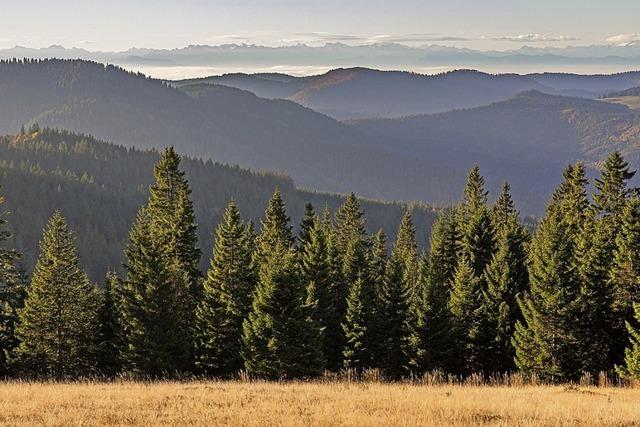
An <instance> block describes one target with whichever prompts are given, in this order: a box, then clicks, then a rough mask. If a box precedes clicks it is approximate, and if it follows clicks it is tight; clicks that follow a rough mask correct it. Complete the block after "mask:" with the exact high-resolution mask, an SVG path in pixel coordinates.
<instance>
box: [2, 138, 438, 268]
mask: <svg viewBox="0 0 640 427" xmlns="http://www.w3.org/2000/svg"><path fill="white" fill-rule="evenodd" d="M157 160H158V153H157V152H155V151H140V150H136V149H129V148H125V147H122V146H118V145H113V144H108V143H104V142H100V141H98V140H95V139H93V138H92V137H89V136H82V135H76V134H71V133H67V132H60V131H55V130H49V129H44V130H42V131H39V132H30V131H28V132H25V133H24V134H16V135H8V136H3V137H0V185H2V191H3V193H4V194H5V198H6V206H7V208H8V209H9V210H10V211H11V216H10V221H9V223H10V225H11V227H12V229H13V230H14V234H15V237H14V238H15V241H16V244H17V246H18V247H19V248H20V249H21V250H24V251H25V261H26V264H27V267H29V268H30V267H31V266H32V265H33V262H34V259H35V256H36V252H37V251H36V249H37V242H38V239H39V237H40V235H41V232H42V227H43V226H44V224H45V222H46V220H47V219H48V218H49V216H50V215H51V213H52V212H53V211H54V210H55V209H60V210H61V211H62V212H63V213H64V215H65V216H66V217H67V218H68V220H69V222H70V224H71V226H72V228H73V229H74V230H75V231H76V235H77V238H78V246H79V250H80V255H81V258H82V261H83V262H84V263H85V264H86V265H87V267H88V270H89V272H90V274H91V277H92V278H93V279H95V280H98V279H101V278H102V277H103V275H104V273H105V271H106V270H107V269H108V268H118V267H119V266H120V264H121V262H122V259H121V256H122V247H123V244H124V242H125V239H126V238H127V232H128V230H129V228H130V226H131V223H132V221H133V219H134V218H135V214H136V211H137V210H138V208H139V206H141V205H142V204H144V203H145V201H146V198H147V192H148V191H147V188H148V186H149V185H150V184H151V182H152V179H153V165H154V164H155V163H156V162H157ZM182 166H183V167H184V169H185V171H186V174H187V177H188V179H189V181H190V183H191V186H192V189H193V200H194V204H195V209H196V216H197V219H198V223H199V230H198V231H199V234H200V237H199V238H200V244H201V246H202V248H203V252H204V253H205V254H209V252H210V247H211V244H212V233H213V229H214V226H215V225H216V224H217V223H218V221H219V220H220V219H221V217H222V214H223V210H224V208H225V206H226V204H227V201H228V200H229V199H230V198H235V199H236V200H237V202H238V205H239V207H240V209H241V211H242V213H243V214H244V215H246V216H247V217H249V218H251V219H253V220H254V221H255V222H256V224H259V220H260V218H261V217H262V214H263V212H264V209H265V206H266V204H267V201H268V199H269V197H270V196H271V194H272V192H273V190H274V189H275V188H276V187H279V188H280V189H281V190H282V193H283V197H284V199H285V201H286V203H287V208H288V210H289V214H290V215H291V217H292V219H293V221H294V223H296V224H297V222H298V221H299V219H300V218H301V217H302V214H303V212H304V203H305V202H307V201H309V202H311V203H313V204H314V205H315V206H316V207H317V209H318V210H321V209H322V208H323V207H324V206H325V205H327V206H328V207H329V208H330V209H331V210H335V209H336V208H337V207H338V206H339V205H340V204H341V203H342V201H343V198H342V197H340V196H337V195H329V194H321V193H314V192H307V191H302V190H298V189H296V187H295V185H294V182H293V181H292V180H291V179H290V178H288V177H286V176H283V175H276V174H266V173H254V172H250V171H248V170H245V169H241V168H239V167H231V166H225V165H222V164H218V163H213V162H211V161H207V162H204V161H200V160H193V159H185V160H184V161H183V164H182ZM363 206H364V208H365V209H366V212H367V216H368V218H369V222H368V225H369V229H370V230H371V231H374V230H375V229H377V228H378V227H383V228H384V229H385V231H386V232H387V233H388V234H389V235H394V231H395V229H396V227H397V225H398V224H399V222H400V219H401V217H402V214H403V210H404V206H403V205H400V204H392V203H379V202H373V201H365V202H364V203H363ZM434 216H435V215H434V212H433V211H432V210H431V209H428V208H423V207H418V208H416V213H415V221H416V223H417V225H418V227H419V230H421V233H420V235H419V238H420V241H421V243H422V244H423V245H424V244H425V242H426V238H427V237H426V236H427V235H426V232H427V231H428V229H429V228H430V225H431V223H432V221H433V219H434Z"/></svg>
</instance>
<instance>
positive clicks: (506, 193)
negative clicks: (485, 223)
mask: <svg viewBox="0 0 640 427" xmlns="http://www.w3.org/2000/svg"><path fill="white" fill-rule="evenodd" d="M517 215H518V211H517V210H516V207H515V204H514V203H513V198H512V197H511V186H510V185H509V183H508V182H505V183H504V185H503V186H502V192H501V193H500V195H499V196H498V199H497V200H496V203H495V205H493V208H492V209H491V223H492V224H493V229H494V231H495V233H496V236H499V235H500V234H501V233H502V232H503V230H505V229H509V228H510V222H511V218H512V217H513V216H517Z"/></svg>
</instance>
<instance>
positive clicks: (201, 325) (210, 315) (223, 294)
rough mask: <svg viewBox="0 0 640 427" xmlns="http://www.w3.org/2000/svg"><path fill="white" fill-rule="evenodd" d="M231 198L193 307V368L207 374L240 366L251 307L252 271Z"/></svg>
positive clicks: (223, 372) (227, 372)
mask: <svg viewBox="0 0 640 427" xmlns="http://www.w3.org/2000/svg"><path fill="white" fill-rule="evenodd" d="M247 238H250V237H249V236H248V232H247V229H246V228H245V226H244V225H243V223H242V220H241V218H240V212H239V211H238V207H237V205H236V203H235V201H233V200H232V201H231V202H229V204H228V206H227V209H226V211H225V214H224V218H223V220H222V222H221V223H220V225H218V228H217V229H216V233H215V244H214V250H213V256H212V258H211V267H210V268H209V272H208V273H207V277H206V280H205V281H204V284H203V296H202V299H201V301H200V303H199V304H198V307H197V309H196V322H195V323H196V335H195V354H196V367H197V368H198V369H199V370H201V371H202V372H205V373H207V374H213V375H223V376H228V375H231V374H233V373H235V372H237V371H239V370H240V369H242V366H243V364H242V358H241V357H240V346H241V341H242V322H243V320H244V319H245V318H246V317H247V315H248V314H249V311H250V310H251V303H252V296H253V290H254V288H255V283H254V279H255V274H254V273H253V271H252V260H251V258H252V253H251V252H250V250H249V249H250V246H249V244H248V242H247V241H246V239H247Z"/></svg>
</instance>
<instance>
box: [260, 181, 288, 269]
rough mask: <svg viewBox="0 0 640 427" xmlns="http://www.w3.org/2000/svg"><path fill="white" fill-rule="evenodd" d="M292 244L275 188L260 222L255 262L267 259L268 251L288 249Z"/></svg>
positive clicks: (280, 196)
mask: <svg viewBox="0 0 640 427" xmlns="http://www.w3.org/2000/svg"><path fill="white" fill-rule="evenodd" d="M292 244H293V235H292V233H291V225H289V217H288V216H287V212H286V209H285V206H284V201H283V200H282V194H281V193H280V189H279V188H276V190H275V191H274V193H273V195H272V196H271V199H270V200H269V204H268V205H267V209H266V211H265V216H264V219H263V220H262V230H261V232H260V234H259V235H258V237H257V239H256V253H255V256H256V260H257V262H262V261H263V260H265V259H267V258H269V256H270V255H271V253H270V251H271V250H272V249H273V248H275V247H277V246H281V247H283V248H289V247H290V246H291V245H292Z"/></svg>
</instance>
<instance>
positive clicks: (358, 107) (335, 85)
mask: <svg viewBox="0 0 640 427" xmlns="http://www.w3.org/2000/svg"><path fill="white" fill-rule="evenodd" d="M194 83H207V84H218V85H224V86H230V87H235V88H238V89H243V90H247V91H250V92H252V93H254V94H256V95H257V96H260V97H264V98H283V99H290V100H292V101H295V102H297V103H299V104H302V105H304V106H306V107H309V108H312V109H314V110H315V111H318V112H321V113H323V114H327V115H329V116H332V117H334V118H337V119H355V118H367V117H369V118H371V117H401V116H407V115H412V114H429V113H438V112H443V111H450V110H454V109H460V108H470V107H478V106H481V105H486V104H489V103H492V102H496V101H501V100H504V99H506V98H509V97H511V96H513V95H515V94H517V93H520V92H523V91H527V90H537V91H540V92H544V93H549V94H554V95H568V96H578V97H584V98H598V97H599V96H601V95H603V94H605V93H608V92H612V91H619V90H623V89H627V88H630V87H633V86H637V85H640V71H635V72H626V73H618V74H611V75H578V74H559V73H544V74H528V75H518V74H496V75H494V74H487V73H481V72H478V71H473V70H459V71H452V72H447V73H442V74H436V75H423V74H416V73H409V72H389V71H378V70H371V69H367V68H348V69H337V70H332V71H329V72H328V73H325V74H321V75H315V76H308V77H294V76H290V75H285V74H238V73H236V74H225V75H221V76H212V77H207V78H202V79H188V80H182V81H177V82H173V84H175V85H176V86H178V87H181V86H183V85H190V84H194Z"/></svg>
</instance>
